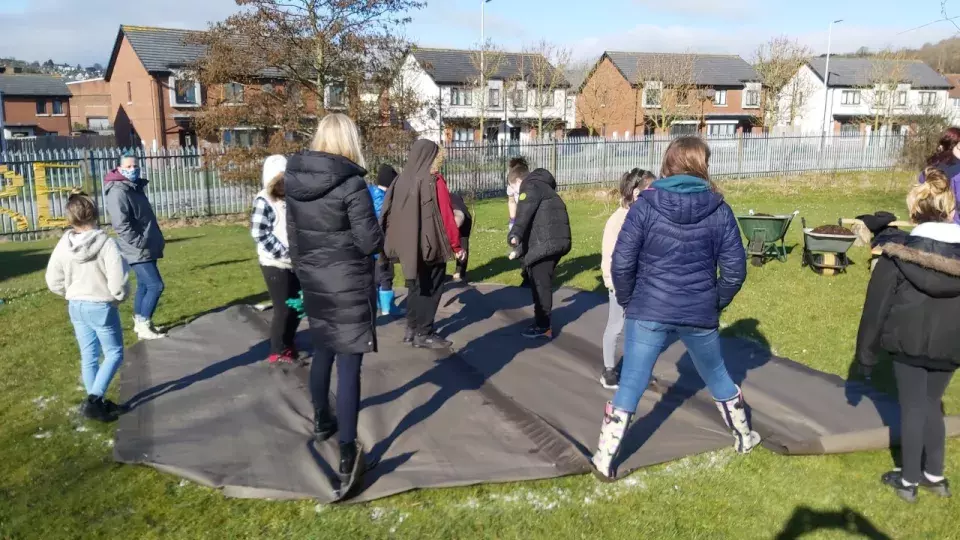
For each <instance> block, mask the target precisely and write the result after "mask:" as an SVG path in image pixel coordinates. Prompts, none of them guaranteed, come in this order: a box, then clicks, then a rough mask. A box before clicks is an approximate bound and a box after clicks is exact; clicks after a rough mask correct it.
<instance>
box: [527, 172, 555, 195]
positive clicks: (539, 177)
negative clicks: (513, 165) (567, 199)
mask: <svg viewBox="0 0 960 540" xmlns="http://www.w3.org/2000/svg"><path fill="white" fill-rule="evenodd" d="M529 180H533V181H535V182H542V183H544V184H546V185H548V186H550V189H552V190H554V191H556V190H557V179H556V178H554V177H553V175H552V174H550V171H548V170H546V169H534V170H533V171H532V172H531V173H530V174H528V175H527V177H526V178H525V179H524V182H526V181H529Z"/></svg>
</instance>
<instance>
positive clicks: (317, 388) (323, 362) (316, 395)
mask: <svg viewBox="0 0 960 540" xmlns="http://www.w3.org/2000/svg"><path fill="white" fill-rule="evenodd" d="M314 349H315V350H314V353H313V361H312V362H311V364H310V395H311V396H312V398H313V407H314V408H315V409H322V408H325V407H328V406H329V400H330V378H331V376H332V375H333V363H334V360H336V363H337V424H338V426H339V433H340V442H342V443H349V442H353V441H355V440H356V439H357V418H358V417H359V415H360V364H361V363H363V355H362V354H335V353H334V352H333V351H331V350H330V349H328V348H327V347H326V345H325V344H324V343H323V342H322V341H321V340H320V339H315V340H314Z"/></svg>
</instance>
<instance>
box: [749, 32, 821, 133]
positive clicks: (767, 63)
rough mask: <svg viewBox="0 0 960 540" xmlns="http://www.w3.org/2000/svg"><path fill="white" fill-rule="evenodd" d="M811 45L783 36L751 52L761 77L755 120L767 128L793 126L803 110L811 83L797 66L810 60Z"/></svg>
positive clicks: (811, 89) (811, 88)
mask: <svg viewBox="0 0 960 540" xmlns="http://www.w3.org/2000/svg"><path fill="white" fill-rule="evenodd" d="M810 57H811V52H810V49H809V48H808V47H806V46H804V45H801V44H800V43H798V42H796V41H793V40H791V39H790V38H788V37H786V36H779V37H775V38H773V39H771V40H770V41H768V42H767V43H764V44H763V45H761V46H760V47H758V48H757V50H756V51H755V52H754V54H753V65H754V68H755V69H756V71H757V73H758V74H759V75H760V78H761V80H762V81H763V96H762V98H761V100H760V112H759V114H758V116H757V119H756V121H757V123H758V124H759V125H761V126H763V127H766V128H769V127H772V126H776V125H779V124H786V125H789V126H792V125H793V123H794V121H795V120H796V118H797V117H798V116H800V114H801V113H802V111H803V107H804V104H805V102H806V99H807V97H808V96H809V95H810V94H811V93H812V92H813V85H812V84H811V82H810V81H809V80H808V79H807V78H804V77H800V76H799V73H800V69H801V68H802V67H803V66H804V65H805V64H806V63H807V62H808V61H809V60H810Z"/></svg>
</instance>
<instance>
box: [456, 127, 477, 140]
mask: <svg viewBox="0 0 960 540" xmlns="http://www.w3.org/2000/svg"><path fill="white" fill-rule="evenodd" d="M473 137H474V131H473V129H472V128H455V129H454V130H453V140H454V141H455V142H473Z"/></svg>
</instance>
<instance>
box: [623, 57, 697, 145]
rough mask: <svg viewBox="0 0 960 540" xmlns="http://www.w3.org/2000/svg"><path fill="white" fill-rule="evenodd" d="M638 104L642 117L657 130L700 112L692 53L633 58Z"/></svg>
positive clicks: (694, 117) (662, 130) (695, 115)
mask: <svg viewBox="0 0 960 540" xmlns="http://www.w3.org/2000/svg"><path fill="white" fill-rule="evenodd" d="M634 83H635V85H636V87H637V88H639V89H640V99H641V100H642V101H641V103H640V106H641V107H642V108H643V111H644V119H645V120H647V121H649V122H650V123H651V124H652V125H653V127H654V128H655V129H656V130H658V131H661V132H664V131H667V130H668V129H670V126H671V125H673V124H674V123H675V122H677V121H680V120H688V119H697V118H699V117H700V116H701V115H702V107H701V105H702V101H703V96H701V89H700V88H699V87H698V86H697V73H696V56H695V55H693V54H689V53H682V54H665V53H655V54H650V55H644V56H641V57H640V58H639V59H638V60H637V78H636V80H635V81H634Z"/></svg>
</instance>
